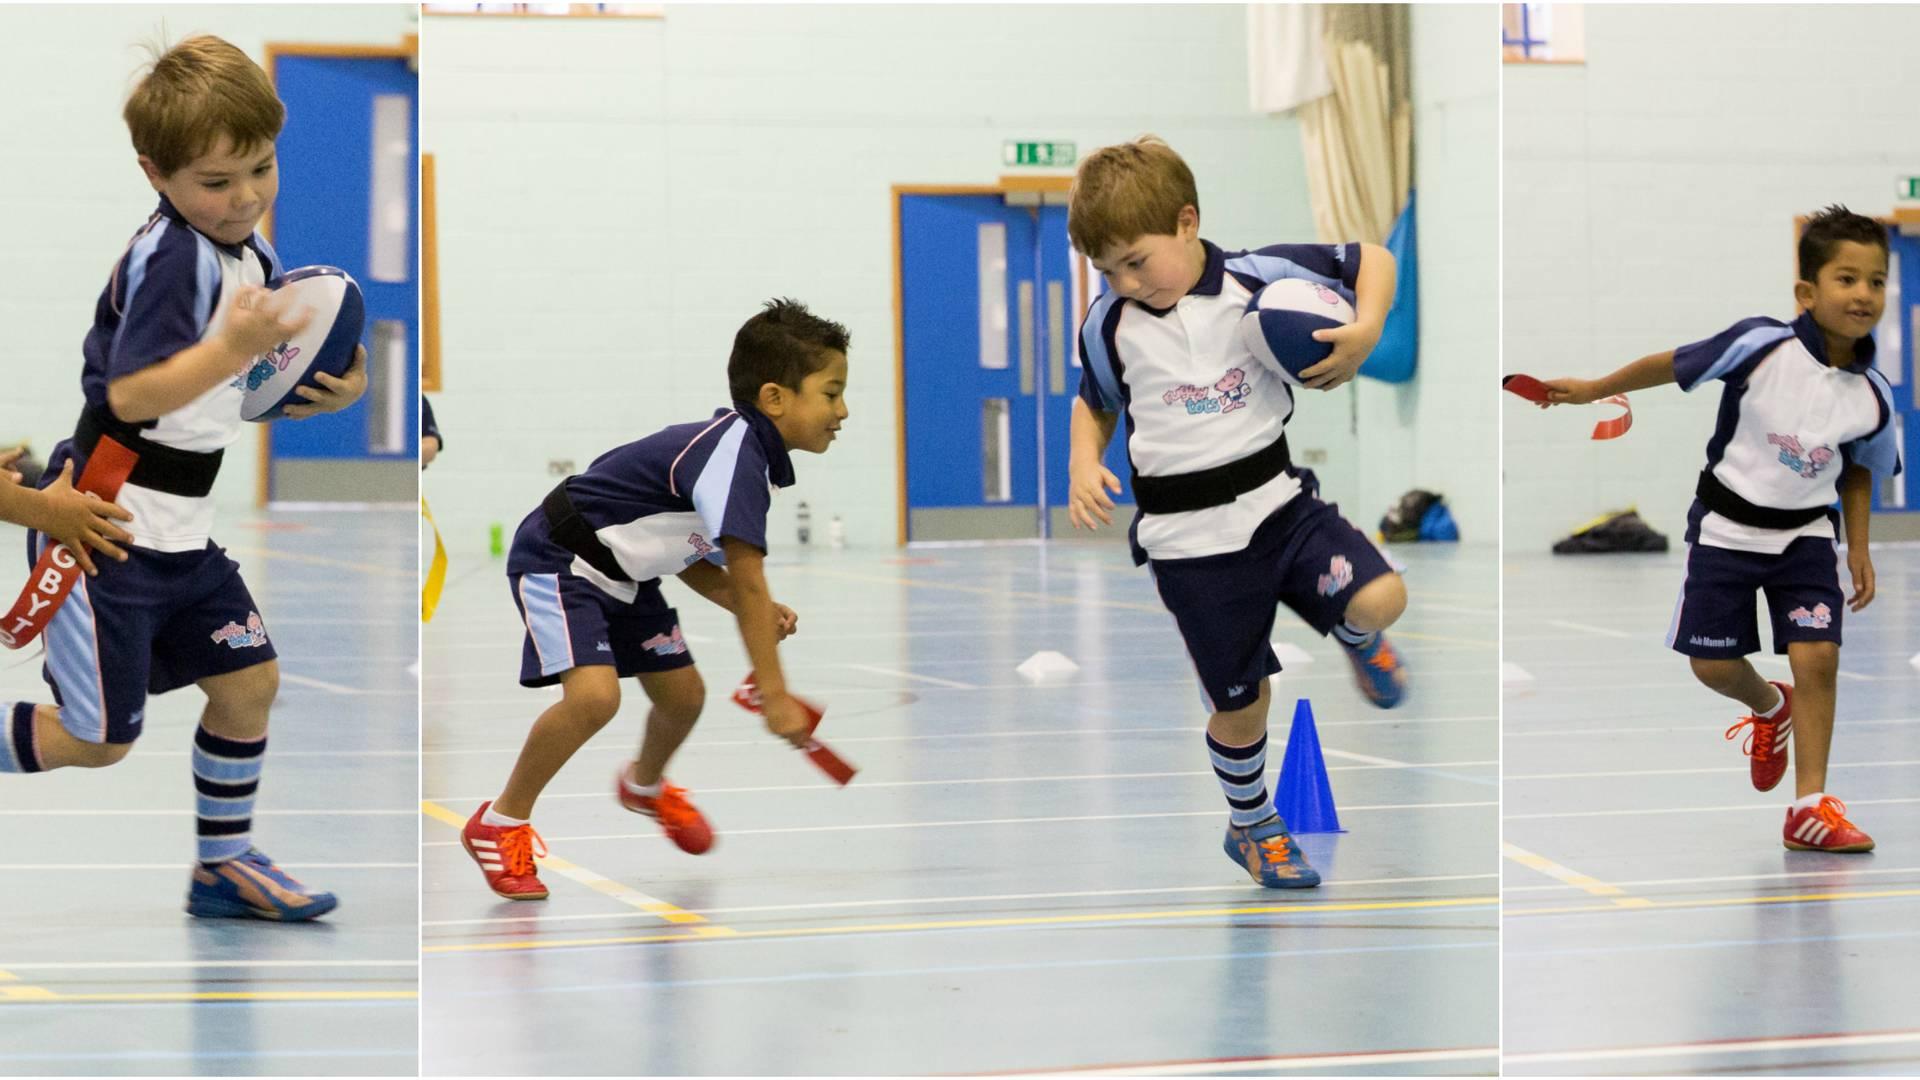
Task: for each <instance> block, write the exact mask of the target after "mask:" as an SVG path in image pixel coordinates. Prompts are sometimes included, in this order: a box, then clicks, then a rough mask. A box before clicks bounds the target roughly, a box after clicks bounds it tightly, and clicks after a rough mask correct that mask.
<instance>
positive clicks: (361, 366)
mask: <svg viewBox="0 0 1920 1080" xmlns="http://www.w3.org/2000/svg"><path fill="white" fill-rule="evenodd" d="M269 348H271V346H269ZM313 381H314V382H317V383H319V384H320V386H318V387H313V386H296V387H294V388H293V392H294V393H296V394H299V395H300V396H301V397H303V398H306V399H307V403H306V404H304V405H289V406H287V407H286V408H284V409H282V410H280V411H281V413H282V414H284V415H285V416H286V418H287V419H289V420H305V419H306V418H307V417H309V416H317V415H319V414H320V413H330V412H339V411H340V410H341V409H344V408H346V407H347V406H349V405H351V404H353V403H354V402H356V401H359V400H360V395H362V394H364V393H366V392H367V347H366V346H365V345H356V346H354V348H353V363H352V364H350V365H348V367H347V370H346V373H345V374H343V375H340V376H339V377H337V378H336V377H335V376H332V375H329V374H327V373H326V372H324V371H316V372H314V373H313ZM439 442H440V440H439V438H438V437H437V436H436V437H435V438H434V446H435V449H436V450H437V449H438V447H439ZM429 460H431V459H429Z"/></svg>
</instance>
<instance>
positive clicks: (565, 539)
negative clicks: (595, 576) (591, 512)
mask: <svg viewBox="0 0 1920 1080" xmlns="http://www.w3.org/2000/svg"><path fill="white" fill-rule="evenodd" d="M540 509H541V510H542V511H543V512H544V513H545V514H546V515H547V532H548V534H549V535H551V536H552V537H553V542H554V543H556V544H559V545H560V546H561V547H563V548H566V549H567V550H568V551H571V552H573V553H574V554H575V555H578V556H580V557H581V558H583V559H585V560H587V565H588V566H591V567H593V568H594V569H595V570H598V571H600V572H601V573H603V574H605V575H607V577H609V578H611V579H612V580H614V581H632V580H633V578H632V576H631V575H629V574H628V573H627V572H626V571H625V570H622V569H621V568H620V560H618V559H616V558H614V557H613V550H612V549H611V548H609V547H607V545H605V544H603V543H601V542H600V538H599V537H598V536H595V535H594V534H593V530H592V529H590V528H588V527H587V523H586V520H585V519H583V518H582V517H581V516H580V511H578V510H575V509H574V508H573V498H572V497H571V496H569V495H568V494H567V482H566V481H565V480H562V481H560V483H559V484H557V485H555V486H554V489H553V490H552V491H549V492H547V497H546V498H544V499H542V500H540Z"/></svg>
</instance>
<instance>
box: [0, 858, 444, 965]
mask: <svg viewBox="0 0 1920 1080" xmlns="http://www.w3.org/2000/svg"><path fill="white" fill-rule="evenodd" d="M184 861H185V860H182V862H184ZM274 865H275V866H278V867H279V868H280V869H282V870H301V871H306V870H417V869H419V867H420V864H419V863H417V862H334V863H319V862H310V863H291V862H290V863H275V864H274ZM180 866H181V863H178V862H168V863H0V870H21V871H26V870H62V871H65V870H172V871H176V872H177V871H179V869H180ZM6 968H7V965H5V964H0V971H5V970H6Z"/></svg>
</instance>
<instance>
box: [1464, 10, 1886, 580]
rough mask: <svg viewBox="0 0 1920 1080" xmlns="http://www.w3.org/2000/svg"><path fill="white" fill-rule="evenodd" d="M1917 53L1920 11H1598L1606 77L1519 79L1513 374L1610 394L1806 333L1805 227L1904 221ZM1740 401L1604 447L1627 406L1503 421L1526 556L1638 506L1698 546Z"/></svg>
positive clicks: (1645, 402) (1595, 20)
mask: <svg viewBox="0 0 1920 1080" xmlns="http://www.w3.org/2000/svg"><path fill="white" fill-rule="evenodd" d="M1916 41H1920V8H1917V7H1914V6H1912V5H1904V6H1884V7H1867V6H1841V5H1824V4H1823V5H1796V6H1764V7H1746V6H1740V7H1736V6H1692V7H1666V6H1661V7H1642V6H1610V5H1589V6H1588V8H1587V63H1586V65H1585V66H1561V65H1538V66H1531V65H1509V66H1507V67H1506V68H1505V95H1504V117H1505V153H1504V160H1505V169H1504V180H1505V187H1504V208H1503V225H1504V233H1503V235H1504V238H1505V242H1504V247H1505V260H1504V270H1505V289H1504V292H1505V310H1504V318H1503V322H1504V328H1505V332H1504V340H1503V344H1504V355H1505V365H1506V369H1507V370H1508V371H1525V372H1530V373H1532V374H1535V375H1539V376H1541V377H1543V378H1545V377H1552V376H1554V375H1562V374H1564V375H1578V376H1582V377H1592V376H1596V375H1600V374H1603V373H1605V372H1607V371H1611V370H1613V369H1614V368H1617V367H1619V366H1620V365H1622V364H1625V363H1627V362H1628V361H1631V360H1634V359H1636V358H1638V357H1640V356H1643V355H1646V354H1648V353H1653V352H1658V351H1660V350H1662V349H1666V348H1671V347H1673V346H1675V345H1680V344H1684V343H1686V342H1689V341H1695V340H1698V339H1700V338H1703V337H1707V336H1708V335H1710V334H1713V333H1716V332H1718V331H1720V330H1722V329H1725V328H1726V327H1727V326H1728V325H1729V324H1731V323H1733V322H1734V321H1735V320H1737V319H1740V318H1742V317H1745V316H1748V315H1758V314H1767V315H1773V316H1776V317H1779V318H1791V317H1792V315H1793V296H1792V287H1793V280H1794V275H1795V270H1794V261H1793V260H1794V251H1793V217H1794V215H1795V214H1797V213H1806V212H1809V211H1812V210H1816V209H1818V208H1819V207H1821V206H1824V205H1826V204H1827V203H1831V202H1845V203H1847V204H1848V205H1849V206H1851V207H1852V208H1853V209H1855V210H1858V211H1860V212H1862V213H1868V214H1883V213H1886V212H1887V210H1888V209H1889V207H1890V205H1891V203H1892V201H1893V187H1894V179H1895V177H1896V176H1899V175H1909V174H1913V173H1915V172H1916V171H1920V123H1916V120H1915V114H1914V109H1913V102H1914V101H1915V100H1920V65H1915V64H1914V62H1913V49H1914V44H1915V42H1916ZM1843 73H1849V74H1844V75H1843ZM1718 400H1719V391H1718V389H1717V388H1709V389H1706V390H1703V391H1700V392H1696V393H1695V394H1692V395H1686V394H1682V393H1680V392H1679V391H1678V390H1677V389H1674V388H1672V387H1666V388H1661V389H1656V390H1650V391H1644V392H1642V393H1640V394H1637V395H1635V396H1634V427H1633V430H1632V431H1631V432H1629V433H1628V434H1627V435H1626V436H1625V437H1623V438H1621V439H1618V440H1614V441H1611V442H1602V443H1596V442H1592V441H1590V440H1589V439H1588V438H1587V433H1588V432H1589V431H1591V428H1592V422H1593V421H1594V420H1595V419H1598V418H1599V417H1600V416H1602V415H1610V414H1611V412H1612V410H1611V409H1609V410H1608V411H1607V412H1606V413H1602V412H1601V411H1599V410H1597V409H1556V410H1553V411H1552V412H1550V413H1546V414H1541V413H1536V412H1534V411H1532V410H1531V409H1530V408H1528V407H1527V406H1525V405H1523V404H1521V403H1520V402H1518V400H1517V399H1514V400H1511V401H1506V402H1503V403H1502V404H1501V406H1500V408H1501V416H1502V419H1503V421H1504V424H1505V428H1504V430H1505V448H1506V454H1505V465H1504V480H1505V531H1506V542H1507V543H1508V544H1510V545H1512V547H1513V549H1514V550H1541V549H1544V548H1545V547H1547V546H1548V545H1550V544H1551V543H1552V541H1553V540H1555V539H1557V538H1559V537H1561V536H1564V535H1565V534H1566V533H1567V532H1569V531H1570V530H1571V529H1573V528H1574V527H1575V526H1577V525H1579V524H1580V523H1582V522H1584V521H1585V520H1587V519H1588V518H1590V517H1592V516H1594V515H1595V514H1597V513H1599V512H1601V511H1602V510H1607V509H1612V508H1617V507H1622V506H1626V505H1628V504H1634V503H1637V504H1638V505H1639V507H1640V511H1641V514H1642V515H1643V516H1645V517H1646V518H1647V520H1648V521H1649V522H1651V523H1652V524H1653V525H1654V527H1655V528H1658V529H1660V530H1661V531H1662V532H1666V533H1668V534H1669V535H1670V536H1671V537H1672V538H1673V539H1674V540H1675V542H1678V540H1679V536H1680V533H1681V532H1682V531H1683V530H1684V527H1685V514H1686V509H1687V506H1688V503H1689V500H1690V498H1691V493H1692V490H1693V483H1694V478H1695V476H1696V475H1697V473H1698V471H1699V468H1700V465H1701V463H1702V462H1703V460H1704V448H1705V446H1706V441H1707V438H1708V436H1709V435H1710V434H1711V432H1712V428H1713V416H1714V410H1715V407H1716V405H1717V402H1718Z"/></svg>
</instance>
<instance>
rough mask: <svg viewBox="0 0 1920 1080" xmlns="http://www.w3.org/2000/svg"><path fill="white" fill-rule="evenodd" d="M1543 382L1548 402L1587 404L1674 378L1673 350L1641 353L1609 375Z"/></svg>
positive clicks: (1643, 388) (1664, 383) (1647, 387)
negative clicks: (1641, 355) (1643, 354)
mask: <svg viewBox="0 0 1920 1080" xmlns="http://www.w3.org/2000/svg"><path fill="white" fill-rule="evenodd" d="M1540 381H1541V382H1543V383H1545V384H1546V386H1547V400H1546V402H1545V404H1543V405H1541V406H1540V407H1541V408H1543V409H1544V408H1546V407H1547V406H1548V405H1590V404H1592V403H1593V402H1596V401H1599V400H1600V399H1601V398H1609V397H1612V396H1613V395H1615V394H1628V393H1632V392H1633V391H1635V390H1647V389H1651V388H1652V387H1655V386H1665V385H1667V384H1668V383H1670V382H1673V381H1674V375H1673V350H1672V349H1668V350H1667V351H1666V352H1658V353H1654V354H1653V355H1652V356H1643V357H1641V358H1640V359H1638V360H1635V361H1634V362H1633V363H1631V364H1628V365H1627V366H1626V367H1623V368H1621V369H1620V370H1618V371H1616V372H1614V373H1613V374H1611V375H1602V376H1601V377H1600V378H1598V379H1542V380H1540Z"/></svg>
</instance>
